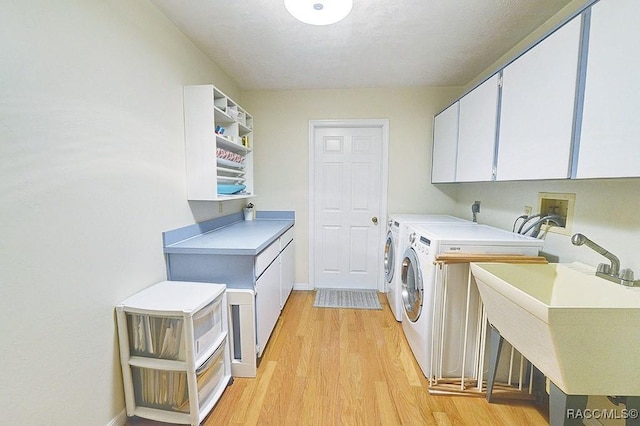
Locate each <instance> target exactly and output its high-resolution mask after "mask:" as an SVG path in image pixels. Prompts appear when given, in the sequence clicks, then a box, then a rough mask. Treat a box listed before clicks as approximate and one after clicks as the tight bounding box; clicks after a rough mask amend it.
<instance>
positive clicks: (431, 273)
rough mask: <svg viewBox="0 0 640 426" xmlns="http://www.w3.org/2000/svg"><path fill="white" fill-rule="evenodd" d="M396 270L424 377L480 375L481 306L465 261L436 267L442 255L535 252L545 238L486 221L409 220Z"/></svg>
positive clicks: (404, 320)
mask: <svg viewBox="0 0 640 426" xmlns="http://www.w3.org/2000/svg"><path fill="white" fill-rule="evenodd" d="M408 232H409V247H408V248H407V249H406V251H405V252H404V255H403V259H402V262H401V269H400V277H401V283H402V299H403V303H402V304H403V309H402V328H403V330H404V333H405V336H406V338H407V341H408V342H409V345H410V347H411V350H412V351H413V354H414V356H415V358H416V360H417V361H418V364H419V365H420V368H421V369H422V372H423V373H424V375H425V376H426V377H427V378H428V379H429V380H430V381H433V380H436V381H437V380H438V379H440V378H460V377H462V378H464V377H476V378H477V377H478V373H479V372H478V367H479V358H480V354H481V353H484V347H481V341H483V340H481V336H480V334H481V333H480V325H481V324H480V314H481V304H480V296H479V294H478V290H477V288H476V286H475V284H473V285H472V286H469V285H468V284H469V281H468V280H469V264H468V263H459V264H449V265H447V266H446V267H444V268H441V267H440V266H438V265H435V264H434V262H435V260H436V256H437V255H439V254H443V253H484V254H487V253H492V254H496V253H500V254H523V255H528V256H536V255H538V252H539V251H540V249H542V246H543V245H544V241H543V240H538V239H535V238H531V237H527V236H523V235H520V234H516V233H513V232H509V231H505V230H502V229H498V228H493V227H491V226H487V225H478V224H471V225H466V226H465V225H460V224H457V225H451V224H448V225H447V224H428V225H421V224H410V225H409V226H408Z"/></svg>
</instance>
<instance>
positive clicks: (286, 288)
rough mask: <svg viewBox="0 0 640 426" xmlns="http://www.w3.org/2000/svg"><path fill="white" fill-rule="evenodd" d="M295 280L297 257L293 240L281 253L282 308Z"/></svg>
mask: <svg viewBox="0 0 640 426" xmlns="http://www.w3.org/2000/svg"><path fill="white" fill-rule="evenodd" d="M294 280H295V257H294V245H293V241H291V242H290V243H289V244H288V245H287V246H286V247H285V249H284V250H282V252H281V253H280V309H282V308H284V304H285V303H286V302H287V299H288V298H289V294H291V290H292V289H293V282H294Z"/></svg>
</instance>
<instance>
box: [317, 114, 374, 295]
mask: <svg viewBox="0 0 640 426" xmlns="http://www.w3.org/2000/svg"><path fill="white" fill-rule="evenodd" d="M382 141H383V138H382V128H381V127H319V128H316V129H315V130H314V134H313V150H314V151H313V154H314V156H313V162H314V165H313V170H314V175H313V177H312V178H313V182H312V189H313V193H312V194H313V195H312V196H313V197H314V199H313V201H314V202H313V206H314V212H313V218H314V224H313V225H312V226H313V233H314V237H315V238H314V239H315V241H312V243H311V244H312V253H313V254H314V258H313V259H312V262H314V264H313V268H312V269H313V271H314V274H313V277H312V279H313V284H314V286H315V287H324V288H371V289H377V288H378V280H379V279H380V274H379V269H380V263H381V262H380V259H379V256H378V255H379V253H381V250H380V249H381V247H380V246H381V244H380V243H379V241H381V238H382V234H381V233H382V232H383V231H384V230H383V229H382V227H381V226H380V224H379V223H380V221H377V219H376V221H377V222H378V223H375V222H376V221H374V220H372V219H373V218H379V217H381V199H382V188H383V185H382V157H383V145H382Z"/></svg>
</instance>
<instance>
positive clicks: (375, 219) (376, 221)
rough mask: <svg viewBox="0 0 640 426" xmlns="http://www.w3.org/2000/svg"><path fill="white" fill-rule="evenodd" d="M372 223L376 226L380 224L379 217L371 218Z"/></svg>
mask: <svg viewBox="0 0 640 426" xmlns="http://www.w3.org/2000/svg"><path fill="white" fill-rule="evenodd" d="M371 222H373V223H375V224H376V225H377V224H378V218H377V217H375V216H374V217H372V218H371Z"/></svg>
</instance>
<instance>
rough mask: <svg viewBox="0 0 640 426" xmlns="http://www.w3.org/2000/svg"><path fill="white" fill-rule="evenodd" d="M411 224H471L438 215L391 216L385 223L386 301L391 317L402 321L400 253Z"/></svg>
mask: <svg viewBox="0 0 640 426" xmlns="http://www.w3.org/2000/svg"><path fill="white" fill-rule="evenodd" d="M412 223H414V224H415V223H423V224H427V223H449V224H459V223H462V224H472V222H471V221H469V220H465V219H461V218H458V217H455V216H449V215H440V214H410V213H409V214H392V215H390V216H389V220H388V221H387V239H386V242H385V245H384V259H383V261H384V278H385V290H386V293H387V300H388V301H389V307H390V308H391V312H393V316H394V317H395V318H396V320H397V321H402V283H401V281H400V266H401V263H402V253H404V250H405V249H406V247H407V238H408V232H407V226H408V225H409V224H412Z"/></svg>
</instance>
